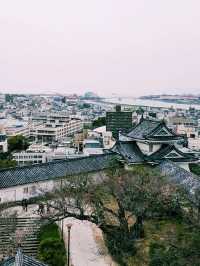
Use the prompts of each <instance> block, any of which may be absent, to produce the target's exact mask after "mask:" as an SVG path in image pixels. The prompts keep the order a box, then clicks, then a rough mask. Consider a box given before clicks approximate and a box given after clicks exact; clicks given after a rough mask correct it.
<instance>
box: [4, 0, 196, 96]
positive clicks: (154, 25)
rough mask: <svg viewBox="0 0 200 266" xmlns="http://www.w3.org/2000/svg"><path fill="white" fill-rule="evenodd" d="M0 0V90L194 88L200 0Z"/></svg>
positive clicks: (152, 90)
mask: <svg viewBox="0 0 200 266" xmlns="http://www.w3.org/2000/svg"><path fill="white" fill-rule="evenodd" d="M0 3H1V9H0V33H1V34H0V92H7V93H8V92H10V93H65V94H68V93H77V94H82V93H84V92H85V91H88V90H89V91H90V90H91V91H93V92H96V93H98V94H99V95H100V96H107V95H108V96H109V95H111V94H113V93H115V94H117V95H120V96H123V95H124V96H128V95H129V96H133V97H134V96H141V95H147V94H160V93H166V94H170V93H171V94H183V93H193V94H198V93H200V89H199V88H200V73H199V72H200V53H199V47H200V30H199V25H200V16H199V10H200V2H199V1H198V0H190V1H188V0H175V1H174V0H168V1H159V0H151V1H149V0H141V1H135V0H126V1H121V0H101V1H98V0H85V1H81V0H74V1H67V0H58V1H53V0H43V1H39V0H35V1H25V0H18V1H13V0H7V1H1V0H0Z"/></svg>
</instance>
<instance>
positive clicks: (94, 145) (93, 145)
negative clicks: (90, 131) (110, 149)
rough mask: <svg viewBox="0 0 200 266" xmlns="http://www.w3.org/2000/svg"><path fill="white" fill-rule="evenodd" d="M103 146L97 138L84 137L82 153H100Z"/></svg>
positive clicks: (87, 154)
mask: <svg viewBox="0 0 200 266" xmlns="http://www.w3.org/2000/svg"><path fill="white" fill-rule="evenodd" d="M102 153H103V147H102V144H101V143H100V141H99V140H96V139H85V140H84V141H83V154H84V155H86V156H89V155H94V154H102Z"/></svg>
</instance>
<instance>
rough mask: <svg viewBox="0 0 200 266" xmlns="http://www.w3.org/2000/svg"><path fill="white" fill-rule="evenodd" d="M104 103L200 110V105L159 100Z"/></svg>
mask: <svg viewBox="0 0 200 266" xmlns="http://www.w3.org/2000/svg"><path fill="white" fill-rule="evenodd" d="M104 102H108V103H116V104H117V103H118V104H128V105H136V106H150V107H162V108H170V107H173V108H175V109H178V108H180V109H189V108H190V107H194V108H195V109H198V110H200V105H198V104H187V103H186V104H181V103H174V102H172V103H170V102H162V101H157V100H145V99H138V98H131V97H130V98H123V97H122V98H106V99H104Z"/></svg>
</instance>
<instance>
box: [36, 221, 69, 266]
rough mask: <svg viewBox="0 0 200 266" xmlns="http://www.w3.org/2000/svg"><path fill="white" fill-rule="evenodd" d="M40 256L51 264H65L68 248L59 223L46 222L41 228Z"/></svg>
mask: <svg viewBox="0 0 200 266" xmlns="http://www.w3.org/2000/svg"><path fill="white" fill-rule="evenodd" d="M39 239H40V245H39V250H38V258H39V259H40V260H42V261H43V262H45V263H47V265H49V266H64V265H65V264H66V250H65V245H64V241H63V240H62V239H61V236H60V232H59V228H58V226H57V224H55V223H52V224H46V225H44V226H43V227H42V228H41V231H40V235H39Z"/></svg>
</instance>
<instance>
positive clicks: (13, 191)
mask: <svg viewBox="0 0 200 266" xmlns="http://www.w3.org/2000/svg"><path fill="white" fill-rule="evenodd" d="M53 187H54V182H53V181H52V180H50V181H46V182H38V183H31V184H27V185H20V186H15V187H10V188H4V189H1V190H0V199H1V203H3V202H11V201H18V200H22V199H24V198H26V199H29V198H31V197H37V196H39V195H41V194H43V193H44V192H47V191H51V190H52V189H53ZM27 188H28V193H26V192H25V190H24V189H27Z"/></svg>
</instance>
